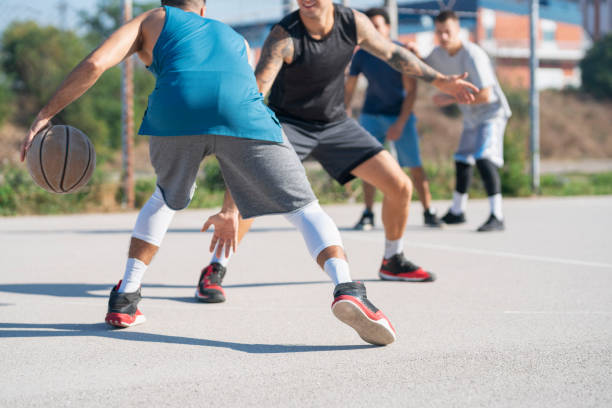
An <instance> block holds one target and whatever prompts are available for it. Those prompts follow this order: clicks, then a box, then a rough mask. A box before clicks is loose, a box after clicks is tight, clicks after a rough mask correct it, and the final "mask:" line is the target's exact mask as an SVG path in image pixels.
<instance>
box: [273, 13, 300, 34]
mask: <svg viewBox="0 0 612 408" xmlns="http://www.w3.org/2000/svg"><path fill="white" fill-rule="evenodd" d="M301 24H302V20H301V19H300V13H299V10H296V11H294V12H292V13H289V14H287V15H286V16H285V17H283V18H282V19H281V21H279V22H278V24H276V25H278V26H281V27H282V28H284V29H285V31H287V32H291V31H293V30H294V29H296V28H298V27H299V26H301Z"/></svg>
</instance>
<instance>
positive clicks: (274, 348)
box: [0, 323, 377, 354]
mask: <svg viewBox="0 0 612 408" xmlns="http://www.w3.org/2000/svg"><path fill="white" fill-rule="evenodd" d="M81 336H83V337H91V336H96V337H103V338H110V339H117V340H127V341H140V342H149V343H165V344H179V345H187V346H202V347H215V348H226V349H230V350H235V351H241V352H243V353H249V354H281V353H307V352H316V351H343V350H359V349H368V348H376V347H377V346H372V345H364V344H360V345H346V346H308V345H299V344H248V343H235V342H231V341H218V340H208V339H196V338H192V337H182V336H165V335H162V334H153V333H138V332H134V331H126V330H120V329H111V328H109V327H108V326H107V325H106V324H104V323H93V324H44V323H43V324H32V323H0V337H6V338H9V337H10V338H36V337H81Z"/></svg>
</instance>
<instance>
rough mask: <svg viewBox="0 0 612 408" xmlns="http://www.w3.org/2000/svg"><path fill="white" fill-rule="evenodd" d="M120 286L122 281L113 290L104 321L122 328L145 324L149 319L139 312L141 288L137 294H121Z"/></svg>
mask: <svg viewBox="0 0 612 408" xmlns="http://www.w3.org/2000/svg"><path fill="white" fill-rule="evenodd" d="M119 286H121V281H119V283H118V284H117V286H115V287H114V288H113V289H112V290H111V293H110V297H109V298H108V312H107V313H106V318H105V319H104V321H105V322H106V323H108V324H110V325H111V326H115V327H122V328H123V327H130V326H135V325H137V324H141V323H144V322H145V321H146V320H147V319H146V317H145V316H144V315H143V314H142V313H140V310H138V302H140V299H142V296H141V294H140V288H138V290H137V291H136V292H131V293H125V292H123V293H119V292H117V290H119Z"/></svg>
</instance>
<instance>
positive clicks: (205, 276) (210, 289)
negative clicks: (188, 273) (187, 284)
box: [195, 262, 226, 303]
mask: <svg viewBox="0 0 612 408" xmlns="http://www.w3.org/2000/svg"><path fill="white" fill-rule="evenodd" d="M225 271H226V269H225V266H223V265H221V264H219V263H217V262H213V263H211V264H210V265H208V266H207V267H206V268H204V269H202V274H201V275H200V280H199V281H198V288H197V289H196V293H195V297H196V299H198V300H199V301H200V302H205V303H221V302H225V291H224V290H223V288H222V287H221V282H222V281H223V277H224V276H225Z"/></svg>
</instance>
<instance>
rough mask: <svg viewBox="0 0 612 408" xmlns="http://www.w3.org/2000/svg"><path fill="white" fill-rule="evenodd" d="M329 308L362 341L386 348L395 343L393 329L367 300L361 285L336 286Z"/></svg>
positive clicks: (356, 283)
mask: <svg viewBox="0 0 612 408" xmlns="http://www.w3.org/2000/svg"><path fill="white" fill-rule="evenodd" d="M331 308H332V312H333V313H334V315H335V316H336V317H337V318H338V319H339V320H340V321H341V322H343V323H346V324H348V325H349V326H351V327H352V328H353V329H355V331H356V332H357V334H359V337H361V338H362V339H363V340H364V341H366V342H368V343H370V344H374V345H377V346H386V345H387V344H391V343H393V342H394V341H395V329H394V328H393V326H392V325H391V322H390V321H389V319H387V317H386V316H385V315H384V314H383V312H381V311H380V310H378V309H377V308H376V306H374V305H373V304H372V302H370V301H369V300H368V298H367V296H366V288H365V286H364V284H363V283H361V282H346V283H341V284H339V285H336V288H335V289H334V302H333V303H332V305H331Z"/></svg>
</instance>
